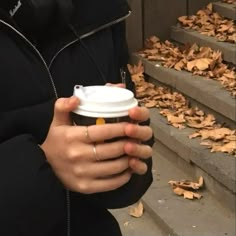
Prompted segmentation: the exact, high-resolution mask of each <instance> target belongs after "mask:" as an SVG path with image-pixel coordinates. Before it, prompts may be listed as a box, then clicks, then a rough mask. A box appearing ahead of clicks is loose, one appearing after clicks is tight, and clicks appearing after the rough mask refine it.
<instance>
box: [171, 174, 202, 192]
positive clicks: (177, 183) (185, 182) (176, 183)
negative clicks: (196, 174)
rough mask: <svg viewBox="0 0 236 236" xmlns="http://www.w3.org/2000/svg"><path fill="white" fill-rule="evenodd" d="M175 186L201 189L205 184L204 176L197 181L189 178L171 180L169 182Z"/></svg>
mask: <svg viewBox="0 0 236 236" xmlns="http://www.w3.org/2000/svg"><path fill="white" fill-rule="evenodd" d="M168 183H169V184H170V185H171V186H173V187H180V188H183V189H194V190H196V189H199V188H201V187H202V186H203V177H202V176H201V177H200V178H199V180H198V183H197V182H191V181H189V180H182V181H173V180H170V181H169V182H168Z"/></svg>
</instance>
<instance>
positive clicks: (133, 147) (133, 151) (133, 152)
mask: <svg viewBox="0 0 236 236" xmlns="http://www.w3.org/2000/svg"><path fill="white" fill-rule="evenodd" d="M124 151H125V153H126V154H127V155H129V156H133V157H136V158H142V159H147V158H149V157H151V156H152V148H151V147H150V146H148V145H143V144H137V143H132V142H128V143H126V144H125V145H124Z"/></svg>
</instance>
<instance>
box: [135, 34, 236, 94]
mask: <svg viewBox="0 0 236 236" xmlns="http://www.w3.org/2000/svg"><path fill="white" fill-rule="evenodd" d="M139 55H140V56H142V57H144V58H146V59H147V60H149V61H159V62H161V63H162V65H163V66H164V67H166V68H170V69H171V68H172V69H175V70H177V71H182V70H185V71H188V72H190V73H192V74H193V75H199V76H203V77H206V78H207V79H212V80H216V81H218V82H220V84H221V85H222V86H223V87H224V88H225V89H226V90H228V91H229V92H230V94H231V95H232V96H233V97H236V68H235V67H233V66H231V65H227V64H225V63H224V62H223V58H222V53H221V52H220V51H215V50H213V49H211V48H210V47H200V46H198V45H197V44H192V45H190V44H186V45H184V46H177V45H174V44H173V43H171V42H170V41H168V40H166V41H165V42H161V41H160V39H159V38H158V37H156V36H151V37H149V38H147V39H146V41H145V48H144V49H143V50H141V51H139ZM138 76H139V75H138ZM193 78H194V77H193Z"/></svg>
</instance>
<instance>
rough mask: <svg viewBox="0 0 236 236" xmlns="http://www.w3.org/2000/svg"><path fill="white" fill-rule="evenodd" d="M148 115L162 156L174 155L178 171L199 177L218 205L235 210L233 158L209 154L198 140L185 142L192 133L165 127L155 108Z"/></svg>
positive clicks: (163, 120)
mask: <svg viewBox="0 0 236 236" xmlns="http://www.w3.org/2000/svg"><path fill="white" fill-rule="evenodd" d="M150 111H151V126H152V128H153V131H154V135H155V138H156V140H157V142H159V143H161V144H162V145H163V146H164V147H166V150H165V154H166V155H167V153H168V152H169V153H170V154H169V156H171V155H172V154H173V155H175V156H176V158H175V159H177V160H176V161H178V162H180V163H181V164H180V167H184V168H185V169H187V168H188V169H189V171H188V172H189V173H192V174H193V173H201V175H202V176H203V177H204V178H205V182H206V187H207V189H208V190H209V191H210V192H211V193H212V194H213V195H214V197H215V198H216V199H218V200H219V201H222V200H223V202H222V203H223V204H224V205H225V207H228V208H229V209H230V208H231V209H232V208H234V209H235V200H236V196H235V193H236V170H235V166H236V158H235V157H234V156H232V155H227V154H225V153H220V152H217V153H211V152H210V151H209V150H208V149H207V148H206V147H204V146H202V145H200V139H199V138H197V139H189V138H188V136H189V135H190V134H192V133H194V129H191V128H185V129H183V130H179V129H176V128H174V127H173V126H170V125H168V124H167V120H166V118H165V117H163V116H162V115H160V114H159V110H158V109H157V108H153V109H150ZM171 153H172V154H171ZM190 167H192V168H190ZM226 199H227V200H226Z"/></svg>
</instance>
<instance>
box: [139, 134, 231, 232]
mask: <svg viewBox="0 0 236 236" xmlns="http://www.w3.org/2000/svg"><path fill="white" fill-rule="evenodd" d="M159 136H160V134H159ZM161 149H162V147H161V146H160V145H159V144H158V143H156V144H155V145H154V155H153V162H154V163H153V170H154V171H153V176H154V182H153V184H152V185H151V187H150V189H149V190H148V191H147V193H146V194H145V195H144V197H143V201H144V206H145V210H146V211H147V212H149V214H151V215H152V217H153V219H154V220H155V221H156V222H157V224H158V225H161V226H162V227H163V229H164V230H165V232H166V234H164V235H168V236H226V235H227V236H234V235H235V212H230V211H229V210H227V209H225V208H224V207H222V206H221V205H220V204H219V202H218V201H216V200H215V199H214V198H213V197H212V195H211V194H210V193H209V192H208V191H207V190H206V189H204V190H202V192H201V194H202V195H203V198H201V199H200V200H186V199H184V198H183V197H180V196H177V195H175V194H174V193H173V192H172V190H171V188H170V186H169V185H168V181H169V180H181V179H191V180H192V176H190V175H188V173H187V172H186V171H184V170H181V169H180V168H179V167H177V166H176V165H174V164H173V160H169V159H168V158H167V153H166V151H165V150H164V151H163V152H162V150H161ZM163 153H164V154H163ZM223 200H224V201H227V199H223ZM233 205H234V204H233Z"/></svg>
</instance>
